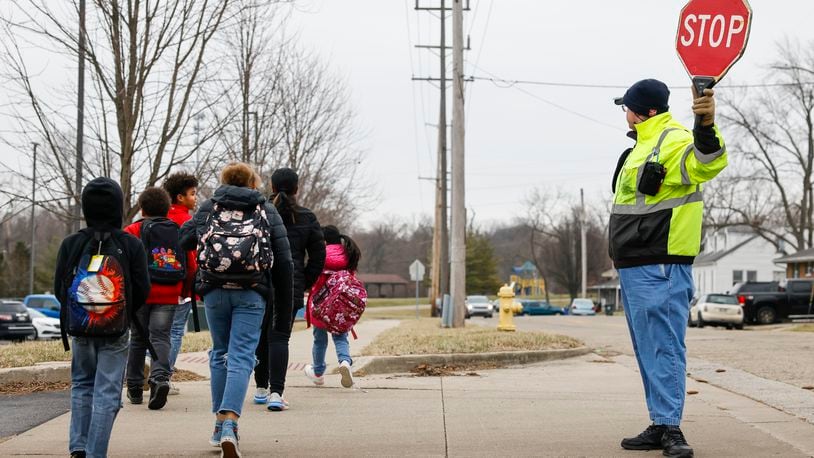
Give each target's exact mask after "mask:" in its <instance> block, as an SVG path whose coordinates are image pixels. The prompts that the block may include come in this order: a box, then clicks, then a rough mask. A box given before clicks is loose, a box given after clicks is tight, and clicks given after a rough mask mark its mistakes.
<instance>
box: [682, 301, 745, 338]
mask: <svg viewBox="0 0 814 458" xmlns="http://www.w3.org/2000/svg"><path fill="white" fill-rule="evenodd" d="M707 324H711V325H724V326H726V327H727V329H732V328H733V327H734V328H736V329H743V307H741V305H740V303H738V298H737V297H735V296H732V295H730V294H704V295H702V296H700V297H699V298H698V299H697V300H694V301H693V303H692V307H690V318H689V325H690V326H698V327H699V328H703V327H704V325H707Z"/></svg>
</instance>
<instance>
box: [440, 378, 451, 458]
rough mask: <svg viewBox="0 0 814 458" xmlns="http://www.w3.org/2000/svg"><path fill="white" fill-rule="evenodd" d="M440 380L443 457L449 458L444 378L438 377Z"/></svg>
mask: <svg viewBox="0 0 814 458" xmlns="http://www.w3.org/2000/svg"><path fill="white" fill-rule="evenodd" d="M438 378H439V379H440V380H441V416H442V418H443V420H444V457H446V458H449V440H448V439H447V405H446V401H445V400H444V377H443V376H441V377H438Z"/></svg>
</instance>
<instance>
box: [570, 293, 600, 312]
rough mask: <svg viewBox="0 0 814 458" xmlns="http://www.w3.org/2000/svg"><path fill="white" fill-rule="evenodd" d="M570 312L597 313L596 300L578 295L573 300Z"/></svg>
mask: <svg viewBox="0 0 814 458" xmlns="http://www.w3.org/2000/svg"><path fill="white" fill-rule="evenodd" d="M570 313H571V315H588V316H589V315H596V309H594V301H592V300H590V299H585V298H579V297H578V298H576V299H574V300H573V301H571V307H570Z"/></svg>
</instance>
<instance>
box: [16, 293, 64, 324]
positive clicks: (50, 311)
mask: <svg viewBox="0 0 814 458" xmlns="http://www.w3.org/2000/svg"><path fill="white" fill-rule="evenodd" d="M23 303H24V304H25V306H26V307H28V308H30V309H34V310H37V311H38V312H40V313H42V314H43V315H45V316H47V317H50V318H59V308H60V306H59V301H58V300H57V298H56V296H54V295H53V294H29V295H28V296H26V297H25V299H23Z"/></svg>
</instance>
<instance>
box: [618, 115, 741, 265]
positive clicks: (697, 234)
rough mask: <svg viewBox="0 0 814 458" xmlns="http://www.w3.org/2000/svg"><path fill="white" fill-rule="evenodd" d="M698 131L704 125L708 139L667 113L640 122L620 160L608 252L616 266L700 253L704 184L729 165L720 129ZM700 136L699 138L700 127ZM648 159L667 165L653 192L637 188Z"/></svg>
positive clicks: (674, 260) (688, 260) (685, 259)
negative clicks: (630, 145) (630, 148)
mask: <svg viewBox="0 0 814 458" xmlns="http://www.w3.org/2000/svg"><path fill="white" fill-rule="evenodd" d="M698 129H702V130H704V129H706V131H705V132H702V133H705V134H706V137H707V138H706V139H705V141H700V142H699V138H694V137H693V132H690V131H689V130H687V128H685V127H684V126H682V125H681V124H680V123H678V121H676V120H675V119H673V117H672V115H671V114H670V113H669V112H668V113H662V114H659V115H656V116H653V117H652V118H649V119H647V120H646V121H644V122H642V123H639V124H636V134H637V135H636V146H635V147H634V148H633V149H632V150H630V152H629V154H628V155H627V157H626V158H624V157H623V158H622V159H620V164H619V165H618V166H617V170H616V176H615V182H614V190H615V196H614V200H613V210H612V211H611V217H610V225H609V231H610V243H609V252H610V257H611V259H613V263H614V265H615V266H616V268H624V267H634V266H641V265H647V264H692V262H693V260H694V259H695V256H697V255H698V252H699V251H700V248H701V224H702V219H703V213H704V202H703V190H702V183H705V182H707V181H709V180H711V179H713V178H715V176H716V175H718V173H720V171H721V170H723V169H724V167H726V165H727V155H726V147H725V145H724V141H723V138H722V137H721V134H720V131H719V130H718V128H717V127H716V126H712V127H706V128H704V127H700V128H698ZM713 135H714V138H715V139H717V145H715V141H714V140H713V138H712V137H713ZM696 136H697V137H700V135H699V131H698V130H696ZM711 140H712V142H710V141H711ZM710 143H711V144H712V145H713V146H712V148H710V146H709V145H710ZM699 145H701V148H702V149H704V150H706V151H707V154H705V153H703V152H702V151H700V150H699ZM716 147H717V149H715V148H716ZM710 149H712V150H713V151H710ZM647 161H658V162H659V163H661V164H662V165H663V166H664V167H665V168H666V176H665V177H664V182H663V183H662V185H661V187H660V188H659V190H658V192H657V193H656V195H654V196H650V195H645V194H643V193H641V192H639V190H638V184H639V181H640V179H641V174H642V171H643V170H644V166H645V162H647Z"/></svg>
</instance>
